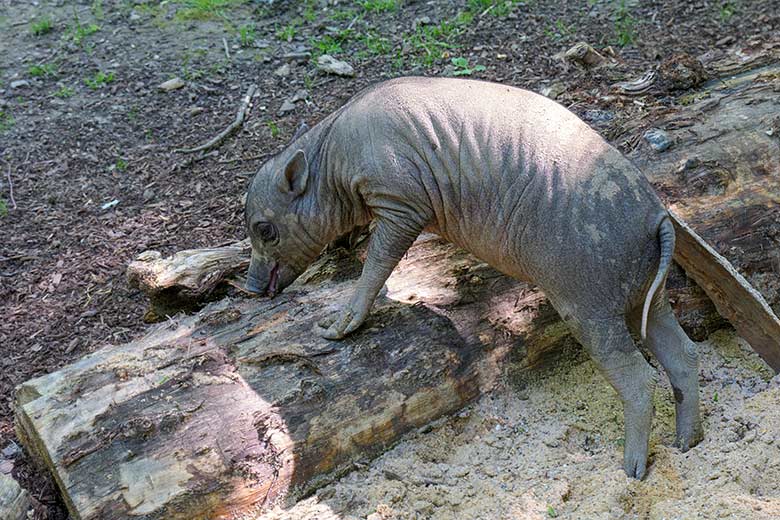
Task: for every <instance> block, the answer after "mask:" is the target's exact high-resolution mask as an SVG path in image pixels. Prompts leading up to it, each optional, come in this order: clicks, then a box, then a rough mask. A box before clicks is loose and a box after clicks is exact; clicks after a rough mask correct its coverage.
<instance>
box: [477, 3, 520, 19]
mask: <svg viewBox="0 0 780 520" xmlns="http://www.w3.org/2000/svg"><path fill="white" fill-rule="evenodd" d="M516 3H517V0H469V2H468V8H469V11H471V12H472V13H476V14H482V13H486V14H488V13H489V14H492V15H493V16H502V17H503V16H507V15H508V14H509V13H511V12H512V8H513V7H514V6H515V4H516Z"/></svg>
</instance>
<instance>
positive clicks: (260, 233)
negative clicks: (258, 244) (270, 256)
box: [255, 222, 279, 242]
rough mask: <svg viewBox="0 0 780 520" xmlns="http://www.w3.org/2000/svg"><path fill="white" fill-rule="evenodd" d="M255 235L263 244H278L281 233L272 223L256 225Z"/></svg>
mask: <svg viewBox="0 0 780 520" xmlns="http://www.w3.org/2000/svg"><path fill="white" fill-rule="evenodd" d="M255 235H257V238H259V239H260V240H262V241H263V242H276V241H277V240H278V239H279V232H278V231H277V230H276V226H274V225H273V224H271V223H270V222H258V223H257V224H255Z"/></svg>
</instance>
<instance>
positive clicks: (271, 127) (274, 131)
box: [265, 121, 280, 139]
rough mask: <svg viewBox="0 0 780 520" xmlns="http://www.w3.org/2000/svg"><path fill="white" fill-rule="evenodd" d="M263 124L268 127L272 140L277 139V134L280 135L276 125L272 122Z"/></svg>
mask: <svg viewBox="0 0 780 520" xmlns="http://www.w3.org/2000/svg"><path fill="white" fill-rule="evenodd" d="M265 124H266V126H267V127H268V130H270V131H271V137H272V138H274V139H276V138H277V137H279V133H280V132H279V126H278V125H277V124H276V123H274V122H273V121H267V122H266V123H265Z"/></svg>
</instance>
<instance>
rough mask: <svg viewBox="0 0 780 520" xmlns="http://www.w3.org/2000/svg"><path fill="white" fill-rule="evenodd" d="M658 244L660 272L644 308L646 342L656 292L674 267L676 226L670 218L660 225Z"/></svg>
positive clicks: (643, 322) (651, 287) (644, 335)
mask: <svg viewBox="0 0 780 520" xmlns="http://www.w3.org/2000/svg"><path fill="white" fill-rule="evenodd" d="M658 242H659V243H660V245H661V255H660V257H659V260H658V272H656V274H655V279H654V280H653V284H652V285H651V286H650V290H648V291H647V295H646V296H645V305H644V307H643V308H642V329H641V336H642V341H645V339H646V338H647V316H648V314H649V313H650V304H651V303H652V301H653V297H654V296H655V293H656V291H658V288H659V287H660V286H661V284H662V283H663V282H664V280H665V279H666V274H667V272H669V267H670V266H671V265H672V257H673V256H674V226H673V225H672V221H671V219H670V218H669V217H668V216H666V217H664V218H663V220H661V223H660V224H659V225H658Z"/></svg>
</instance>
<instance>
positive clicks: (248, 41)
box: [238, 24, 256, 47]
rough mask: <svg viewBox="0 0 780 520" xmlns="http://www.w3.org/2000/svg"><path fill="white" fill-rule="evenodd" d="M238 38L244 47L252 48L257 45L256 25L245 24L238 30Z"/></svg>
mask: <svg viewBox="0 0 780 520" xmlns="http://www.w3.org/2000/svg"><path fill="white" fill-rule="evenodd" d="M238 37H239V39H240V41H241V46H242V47H251V46H252V44H254V43H255V39H256V35H255V25H254V24H245V25H242V26H241V27H239V28H238Z"/></svg>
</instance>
